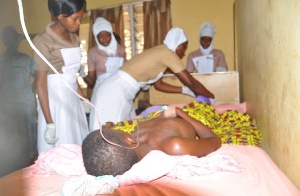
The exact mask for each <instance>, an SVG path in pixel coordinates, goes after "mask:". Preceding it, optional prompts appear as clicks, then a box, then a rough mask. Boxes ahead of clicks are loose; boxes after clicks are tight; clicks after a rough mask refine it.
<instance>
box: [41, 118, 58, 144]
mask: <svg viewBox="0 0 300 196" xmlns="http://www.w3.org/2000/svg"><path fill="white" fill-rule="evenodd" d="M55 131H56V130H55V124H53V123H49V124H47V128H46V131H45V135H44V139H45V141H46V142H47V143H48V144H55V143H56V142H57V141H58V137H56V136H55V134H56V133H55Z"/></svg>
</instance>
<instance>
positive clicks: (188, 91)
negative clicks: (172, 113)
mask: <svg viewBox="0 0 300 196" xmlns="http://www.w3.org/2000/svg"><path fill="white" fill-rule="evenodd" d="M181 93H182V94H185V95H189V96H191V97H196V96H195V93H194V92H193V91H192V90H191V89H189V87H187V86H183V87H182V89H181Z"/></svg>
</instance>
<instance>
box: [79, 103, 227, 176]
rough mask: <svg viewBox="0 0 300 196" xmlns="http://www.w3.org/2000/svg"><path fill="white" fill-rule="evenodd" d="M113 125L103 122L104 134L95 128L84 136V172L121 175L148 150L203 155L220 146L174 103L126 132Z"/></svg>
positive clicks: (216, 137) (218, 140)
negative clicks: (171, 106) (131, 130)
mask: <svg viewBox="0 0 300 196" xmlns="http://www.w3.org/2000/svg"><path fill="white" fill-rule="evenodd" d="M113 128H114V127H113V124H111V123H107V124H106V126H103V128H102V133H103V136H104V137H105V138H103V136H102V135H101V132H100V131H99V130H97V131H94V132H92V133H90V134H89V135H88V136H87V137H86V138H85V139H84V141H83V144H82V156H83V161H84V166H85V168H86V171H87V173H88V174H90V175H93V176H101V175H113V176H116V175H121V174H123V173H124V172H126V171H127V170H129V169H130V168H131V167H132V166H133V165H134V164H135V163H137V162H138V161H139V160H141V159H142V158H143V157H144V156H146V155H147V154H148V153H149V152H150V151H152V150H160V151H163V152H165V153H166V154H169V155H186V154H188V155H193V156H197V157H203V156H205V155H207V154H209V153H211V152H213V151H215V150H217V149H218V148H220V146H221V140H220V138H219V137H218V136H217V135H216V134H215V133H213V132H212V131H211V129H210V128H209V127H207V126H205V125H203V124H202V123H201V122H200V121H198V120H195V119H194V118H192V117H190V116H189V115H188V114H187V113H186V112H184V111H183V110H182V109H180V108H176V107H175V108H169V109H166V110H165V111H163V112H160V113H158V115H156V116H154V117H153V118H151V119H149V120H146V121H142V122H139V124H138V126H136V128H135V130H134V131H133V132H131V133H130V134H129V133H126V132H124V131H120V130H114V129H113ZM196 136H198V138H199V139H195V138H196ZM107 140H108V141H109V142H107ZM116 144H117V145H116ZM118 145H120V146H118Z"/></svg>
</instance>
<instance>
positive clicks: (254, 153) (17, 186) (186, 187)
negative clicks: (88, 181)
mask: <svg viewBox="0 0 300 196" xmlns="http://www.w3.org/2000/svg"><path fill="white" fill-rule="evenodd" d="M214 153H222V154H227V155H229V156H231V157H233V158H234V159H235V160H236V161H238V162H239V163H240V166H241V167H243V168H245V170H244V171H242V172H239V173H235V172H221V173H213V174H209V175H203V176H198V177H193V178H190V179H189V180H177V179H173V178H169V177H162V178H159V179H158V180H155V181H152V182H150V183H145V184H136V185H131V186H124V187H120V188H118V189H117V190H115V192H114V193H113V195H126V196H127V195H170V196H171V195H172V196H174V195H275V196H276V195H280V196H281V195H285V196H289V195H291V196H297V195H300V191H299V189H297V187H296V186H295V185H294V184H293V183H292V182H291V181H290V180H289V179H288V178H287V177H286V176H285V175H284V173H283V172H282V171H281V170H280V169H279V168H278V167H277V166H276V165H275V163H274V162H273V161H272V160H271V159H270V157H269V156H268V155H267V154H266V153H265V151H264V150H262V149H261V148H257V147H253V146H231V145H225V146H222V147H221V148H220V149H219V150H217V151H216V152H214ZM32 167H33V166H32ZM32 167H28V168H25V169H22V170H19V171H17V172H14V173H12V174H10V175H8V176H5V177H3V178H1V179H0V195H29V196H35V195H38V196H40V195H61V188H62V186H63V185H64V183H65V182H66V181H68V180H69V179H70V177H64V176H61V175H57V174H52V175H50V176H49V177H43V176H35V175H32V173H31V171H32Z"/></svg>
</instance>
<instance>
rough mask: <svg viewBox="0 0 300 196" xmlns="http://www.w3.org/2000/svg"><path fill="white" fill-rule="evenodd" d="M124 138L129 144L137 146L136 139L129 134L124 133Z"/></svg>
mask: <svg viewBox="0 0 300 196" xmlns="http://www.w3.org/2000/svg"><path fill="white" fill-rule="evenodd" d="M123 137H124V139H125V140H126V142H128V143H129V144H136V139H135V138H132V137H131V135H130V134H129V133H124V136H123Z"/></svg>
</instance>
